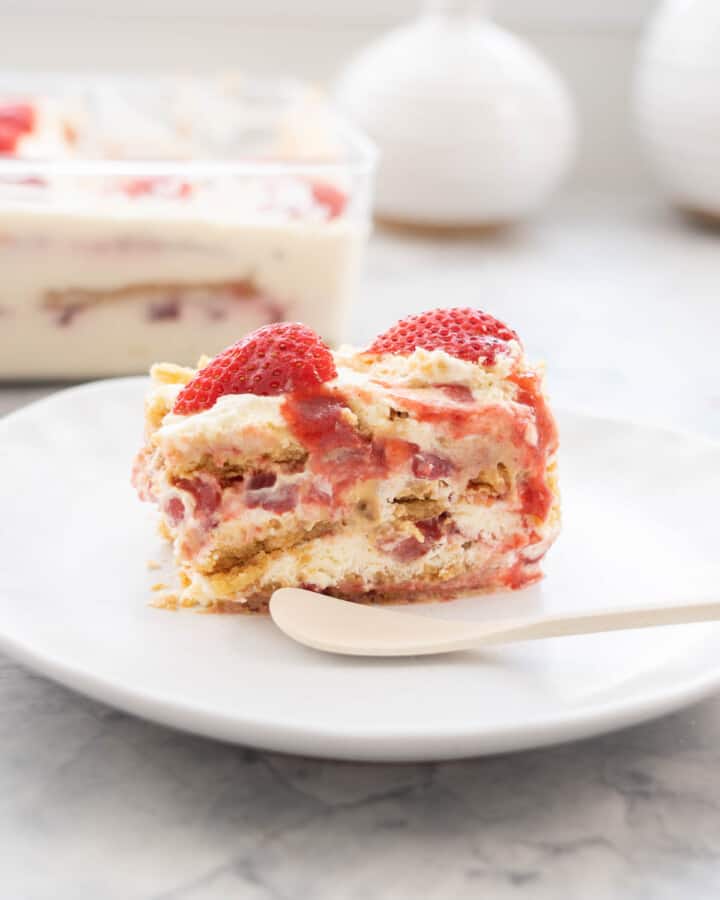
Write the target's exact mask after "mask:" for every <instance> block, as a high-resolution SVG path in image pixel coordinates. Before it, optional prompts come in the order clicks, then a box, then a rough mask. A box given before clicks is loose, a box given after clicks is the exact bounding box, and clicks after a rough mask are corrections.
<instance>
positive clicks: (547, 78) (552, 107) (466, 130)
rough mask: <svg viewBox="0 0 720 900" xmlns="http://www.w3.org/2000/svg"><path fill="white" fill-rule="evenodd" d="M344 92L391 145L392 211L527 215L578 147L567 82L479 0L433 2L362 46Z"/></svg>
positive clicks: (379, 193)
mask: <svg viewBox="0 0 720 900" xmlns="http://www.w3.org/2000/svg"><path fill="white" fill-rule="evenodd" d="M337 99H338V102H339V104H340V106H341V107H342V108H343V109H344V110H345V111H346V113H347V114H348V115H349V116H350V117H351V118H353V119H354V120H355V121H356V122H357V123H358V124H359V125H360V126H361V127H362V128H363V129H365V131H367V132H368V133H369V134H370V136H371V137H372V138H373V139H374V140H375V142H376V143H377V144H378V146H379V148H380V154H381V156H380V166H379V171H378V179H377V190H376V212H377V213H378V215H380V216H381V217H384V218H386V219H393V220H398V221H403V222H407V223H415V224H424V225H440V226H468V225H469V226H476V225H496V224H503V223H507V222H513V221H516V220H518V219H521V218H523V217H525V216H527V215H528V214H530V213H532V212H534V211H535V210H536V209H537V208H538V207H540V206H541V205H542V203H543V202H544V201H545V200H546V198H547V197H548V195H549V194H550V193H551V192H552V191H553V189H554V188H555V187H556V186H557V185H558V183H559V182H560V180H561V179H562V177H563V176H564V175H565V173H566V172H567V170H568V167H569V165H570V162H571V159H572V155H573V149H574V144H575V120H574V114H573V109H572V104H571V102H570V99H569V96H568V92H567V90H566V89H565V86H564V84H563V82H562V81H561V79H560V78H559V77H558V76H557V75H556V74H555V72H554V71H553V70H552V69H551V68H550V66H548V64H547V63H546V62H544V61H543V59H542V58H541V57H540V56H539V55H538V54H537V53H536V52H535V51H534V50H533V49H532V48H531V47H529V46H528V45H527V44H526V43H524V42H523V41H521V40H519V39H518V38H516V37H514V36H513V35H511V34H509V33H508V32H507V31H504V30H503V29H501V28H499V27H497V26H496V25H494V24H493V23H492V22H490V21H489V20H488V19H487V18H486V17H485V16H483V15H481V13H480V11H479V10H477V9H476V5H475V4H474V3H472V2H468V0H464V2H463V0H459V2H458V0H456V2H454V3H452V2H450V3H439V4H433V5H431V7H430V8H429V9H428V10H427V12H426V13H425V14H424V15H422V16H420V17H419V18H418V19H417V20H416V21H414V22H412V23H411V24H409V25H407V26H405V27H402V28H399V29H397V30H395V31H392V32H390V33H389V34H387V35H385V36H384V37H382V38H381V39H380V40H378V41H377V42H376V43H374V44H372V45H371V46H369V47H367V48H366V49H364V50H362V51H361V52H360V53H359V55H358V56H357V57H356V58H355V59H354V60H352V61H351V62H350V64H349V65H348V66H347V68H346V69H345V71H344V73H343V74H342V76H341V78H340V80H339V83H338V87H337Z"/></svg>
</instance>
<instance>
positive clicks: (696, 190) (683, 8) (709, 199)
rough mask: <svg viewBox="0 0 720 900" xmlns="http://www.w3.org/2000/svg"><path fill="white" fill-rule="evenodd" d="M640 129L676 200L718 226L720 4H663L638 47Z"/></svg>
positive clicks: (698, 0)
mask: <svg viewBox="0 0 720 900" xmlns="http://www.w3.org/2000/svg"><path fill="white" fill-rule="evenodd" d="M635 110H636V118H637V122H638V128H639V132H640V136H641V138H642V140H643V143H644V145H645V147H646V149H647V153H648V156H649V158H650V161H651V163H652V165H653V168H654V169H655V172H656V174H657V177H658V179H659V181H660V182H661V184H662V185H663V186H664V188H665V190H666V191H667V193H668V195H669V197H670V198H671V200H672V201H673V202H674V203H675V204H676V205H678V206H680V207H682V208H684V209H686V210H688V211H691V212H695V213H700V214H704V215H706V216H710V217H714V218H718V219H720V2H718V0H665V2H663V3H661V4H660V6H659V8H658V10H657V12H656V14H655V16H654V17H653V19H652V20H651V22H650V26H649V28H648V30H647V33H646V35H645V38H644V40H643V41H642V43H641V46H640V51H639V56H638V65H637V70H636V77H635Z"/></svg>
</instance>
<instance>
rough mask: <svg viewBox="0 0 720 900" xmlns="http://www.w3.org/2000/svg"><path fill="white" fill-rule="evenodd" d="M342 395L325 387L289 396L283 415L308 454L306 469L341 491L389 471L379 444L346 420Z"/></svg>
mask: <svg viewBox="0 0 720 900" xmlns="http://www.w3.org/2000/svg"><path fill="white" fill-rule="evenodd" d="M348 409H349V408H348V406H347V403H346V402H345V398H344V397H343V396H342V394H341V393H339V392H338V391H335V390H331V389H329V388H325V387H324V386H320V387H318V388H317V389H316V390H314V391H309V392H303V393H292V394H288V395H287V396H286V398H285V402H284V403H283V405H282V414H283V416H284V418H285V420H286V422H287V423H288V425H289V426H290V429H291V431H292V432H293V434H294V435H295V437H296V438H297V439H298V440H299V441H300V443H301V444H302V445H303V446H304V447H305V448H306V450H308V451H309V453H310V460H309V467H310V470H311V471H312V472H313V473H314V474H316V475H323V476H325V477H327V478H328V480H329V481H330V483H331V484H332V485H333V488H334V492H335V493H338V494H340V495H342V493H343V492H344V491H346V490H347V489H348V488H350V487H351V486H352V485H353V484H355V483H356V482H357V481H360V480H366V479H369V478H381V477H383V476H384V475H385V474H386V473H387V470H388V464H387V459H386V455H385V448H384V446H383V443H382V442H379V441H376V442H373V441H370V440H369V439H368V438H366V437H364V436H363V435H361V434H360V432H359V431H358V430H357V429H356V428H355V426H354V425H353V424H352V423H351V422H349V421H348V416H347V411H348Z"/></svg>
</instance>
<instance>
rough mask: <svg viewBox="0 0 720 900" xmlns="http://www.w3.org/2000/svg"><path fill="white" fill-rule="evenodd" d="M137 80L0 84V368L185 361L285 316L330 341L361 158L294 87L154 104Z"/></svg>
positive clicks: (346, 281) (210, 88)
mask: <svg viewBox="0 0 720 900" xmlns="http://www.w3.org/2000/svg"><path fill="white" fill-rule="evenodd" d="M138 90H139V89H136V93H135V94H132V95H131V96H130V97H128V96H126V94H124V93H123V91H121V90H120V89H117V90H115V89H109V88H107V87H105V88H104V89H103V90H101V91H100V90H98V91H96V92H95V93H89V94H83V93H82V92H79V93H78V92H76V93H73V92H72V91H69V92H68V93H67V96H63V98H62V99H58V98H57V97H56V98H54V99H48V98H47V97H42V96H35V95H27V94H22V93H19V94H18V93H15V94H12V95H11V94H9V93H3V89H2V84H1V83H0V268H1V269H2V273H3V280H2V285H0V322H1V324H2V351H3V352H2V353H1V354H0V377H83V376H96V375H110V374H123V373H131V372H140V371H144V370H146V369H147V368H148V367H149V365H150V364H151V363H152V361H153V360H155V359H158V358H167V359H175V360H177V361H178V362H181V363H185V364H192V363H194V362H195V361H196V360H197V358H198V356H199V354H200V353H201V352H210V353H215V352H217V351H219V350H220V349H221V348H222V347H223V346H224V345H225V344H226V343H227V335H228V333H230V334H233V335H238V336H240V335H242V334H244V333H246V332H248V331H250V330H252V329H255V328H258V327H260V326H262V325H265V324H268V323H271V322H276V321H281V320H286V319H302V320H303V321H305V322H308V323H309V324H310V325H311V326H312V327H314V328H315V329H316V330H317V331H318V332H319V333H320V334H321V335H322V337H323V338H324V339H325V340H327V341H329V342H331V343H337V341H338V340H339V339H340V335H341V329H342V326H343V323H344V316H345V313H346V311H347V307H348V304H349V302H350V298H351V295H352V292H353V289H354V285H355V281H356V275H357V271H358V266H359V257H360V253H361V249H362V247H363V245H364V242H365V239H366V235H367V230H368V226H367V196H366V191H367V189H368V181H367V179H369V177H370V176H369V174H367V172H368V171H369V170H368V162H367V160H365V161H364V162H362V161H361V162H358V160H357V159H355V158H354V157H353V160H354V161H350V156H351V155H352V153H351V151H349V150H348V149H347V147H346V145H344V144H343V143H342V142H341V141H340V139H339V138H338V137H337V135H335V134H334V132H333V127H334V120H333V119H332V118H331V117H329V114H326V115H325V116H324V117H323V116H321V115H320V113H318V112H317V107H318V105H319V104H318V103H317V102H310V101H309V100H308V99H307V97H305V95H301V96H299V97H296V98H295V99H288V100H287V102H284V104H283V103H280V102H277V103H275V106H272V105H270V106H271V107H272V108H270V109H268V108H267V107H268V104H267V103H265V102H263V103H259V102H257V103H256V102H253V103H250V102H249V101H247V100H243V96H244V95H242V93H241V92H239V91H234V90H233V91H230V90H225V89H224V87H223V85H222V84H219V83H214V82H213V83H208V84H205V85H203V87H202V90H201V88H200V87H199V86H198V85H197V84H195V83H192V86H191V88H190V87H188V86H187V85H185V86H184V88H183V89H181V88H180V87H177V88H176V89H174V90H170V89H169V88H167V89H166V94H167V96H166V97H165V101H166V102H165V103H164V104H163V105H160V102H159V99H158V98H157V97H156V98H155V99H154V100H153V102H150V100H147V99H146V98H145V97H144V96H138ZM152 91H153V85H152V83H150V84H149V85H148V86H147V91H146V93H147V94H148V95H152ZM156 93H157V91H156ZM151 99H152V96H151ZM160 99H162V98H160ZM360 155H362V154H360ZM363 166H364V167H365V168H364V169H363ZM354 167H355V168H354ZM356 169H357V172H356ZM361 169H363V172H364V174H362V173H360V170H361ZM363 179H364V180H363ZM28 348H32V352H28Z"/></svg>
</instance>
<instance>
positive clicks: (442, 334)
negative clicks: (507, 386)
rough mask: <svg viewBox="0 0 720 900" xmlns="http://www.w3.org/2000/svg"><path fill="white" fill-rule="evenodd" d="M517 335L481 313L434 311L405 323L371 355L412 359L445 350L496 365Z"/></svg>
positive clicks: (382, 337)
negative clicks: (414, 354) (424, 352)
mask: <svg viewBox="0 0 720 900" xmlns="http://www.w3.org/2000/svg"><path fill="white" fill-rule="evenodd" d="M509 341H519V338H518V336H517V334H516V333H515V332H514V331H513V330H512V328H508V327H507V325H504V324H503V323H502V322H500V321H499V320H498V319H496V318H494V317H493V316H491V315H489V314H488V313H485V312H482V311H481V310H479V309H469V308H462V307H458V308H455V309H433V310H430V311H429V312H424V313H419V314H418V315H416V316H408V317H407V318H406V319H401V320H400V321H399V322H398V323H397V324H396V325H393V326H392V328H389V329H388V330H387V331H386V332H384V334H381V335H379V336H378V337H377V338H375V340H374V341H373V343H372V344H371V345H370V347H369V349H368V352H369V353H378V354H380V353H392V354H396V355H398V356H408V355H409V354H410V353H412V352H413V351H414V350H417V349H418V348H422V349H423V350H444V351H445V352H446V353H449V354H450V356H455V357H457V358H458V359H466V360H470V361H471V362H478V361H479V362H482V364H483V365H493V363H494V362H495V359H496V356H497V354H498V352H499V351H502V350H503V349H505V348H506V347H507V344H508V342H509Z"/></svg>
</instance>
